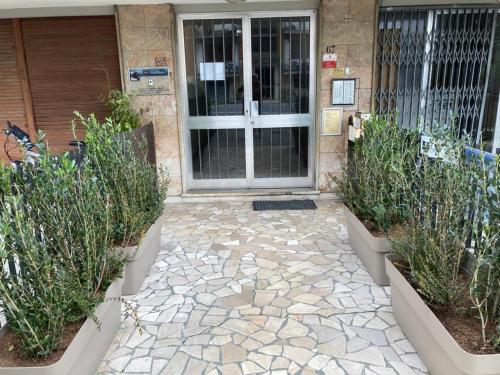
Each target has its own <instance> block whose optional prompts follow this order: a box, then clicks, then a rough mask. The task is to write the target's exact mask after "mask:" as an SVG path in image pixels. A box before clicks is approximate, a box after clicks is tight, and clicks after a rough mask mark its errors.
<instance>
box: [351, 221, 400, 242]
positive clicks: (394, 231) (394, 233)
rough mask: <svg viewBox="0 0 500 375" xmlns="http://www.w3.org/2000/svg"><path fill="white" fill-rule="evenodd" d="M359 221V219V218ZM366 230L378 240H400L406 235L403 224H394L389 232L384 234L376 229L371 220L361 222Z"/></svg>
mask: <svg viewBox="0 0 500 375" xmlns="http://www.w3.org/2000/svg"><path fill="white" fill-rule="evenodd" d="M358 219H359V217H358ZM361 222H362V223H363V225H364V226H365V228H366V229H368V231H369V232H370V233H371V235H372V236H373V237H377V238H381V237H384V238H398V237H401V236H402V235H403V234H404V233H405V229H404V226H403V225H402V224H394V225H392V226H391V227H390V228H389V231H388V232H384V231H381V230H378V229H376V228H375V225H374V224H373V223H372V222H371V221H369V220H361Z"/></svg>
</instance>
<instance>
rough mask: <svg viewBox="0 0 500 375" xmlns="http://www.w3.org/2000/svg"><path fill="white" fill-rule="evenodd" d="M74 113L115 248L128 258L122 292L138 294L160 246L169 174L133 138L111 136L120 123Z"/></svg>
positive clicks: (124, 293)
mask: <svg viewBox="0 0 500 375" xmlns="http://www.w3.org/2000/svg"><path fill="white" fill-rule="evenodd" d="M76 115H77V118H78V119H79V120H80V121H81V122H82V123H83V124H84V126H85V129H86V138H85V139H86V150H85V154H86V156H85V158H86V159H87V160H89V162H90V163H91V165H92V166H93V168H94V170H95V171H96V175H97V177H98V178H99V179H100V180H101V181H102V186H103V189H104V191H105V192H106V194H107V195H108V196H109V197H110V200H111V211H112V223H113V242H114V250H115V251H117V252H119V253H122V254H125V255H127V257H128V260H129V262H128V264H127V265H126V267H125V274H124V278H125V281H124V285H123V290H122V293H123V295H130V294H136V293H137V292H138V291H139V289H140V287H141V286H142V283H143V281H144V279H145V277H146V276H147V274H148V272H149V270H150V268H151V266H152V264H153V263H154V261H155V259H156V257H157V256H158V253H159V251H160V247H161V227H162V218H161V215H162V213H163V209H164V200H165V197H166V192H167V186H168V177H167V174H166V172H165V171H164V170H163V169H161V168H159V169H157V168H156V165H154V164H151V163H149V162H148V161H147V154H148V153H147V152H137V151H136V149H137V148H138V146H137V145H134V144H133V143H132V142H133V141H132V140H133V139H135V138H133V137H132V138H131V139H128V138H126V137H115V135H116V134H118V133H119V132H120V131H121V130H122V126H120V127H118V126H117V125H116V124H115V122H114V121H113V119H112V118H108V119H106V120H105V122H104V123H102V124H100V123H99V122H98V121H97V120H96V118H95V117H94V116H90V117H89V118H87V119H85V118H83V117H82V116H81V115H79V114H78V113H77V114H76ZM141 147H143V148H144V147H148V146H147V145H145V144H142V146H141Z"/></svg>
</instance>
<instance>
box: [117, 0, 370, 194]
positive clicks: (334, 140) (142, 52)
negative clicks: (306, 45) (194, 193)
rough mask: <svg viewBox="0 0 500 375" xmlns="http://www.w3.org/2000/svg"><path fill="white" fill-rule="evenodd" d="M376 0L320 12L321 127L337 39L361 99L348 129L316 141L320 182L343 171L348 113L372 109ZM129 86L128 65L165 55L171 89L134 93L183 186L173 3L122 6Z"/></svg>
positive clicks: (176, 185)
mask: <svg viewBox="0 0 500 375" xmlns="http://www.w3.org/2000/svg"><path fill="white" fill-rule="evenodd" d="M376 3H377V0H322V1H321V3H320V9H319V12H318V47H319V48H318V85H317V86H318V87H317V92H318V97H317V108H318V110H317V119H316V123H317V127H318V128H319V127H320V126H321V108H325V107H331V104H330V103H331V79H332V78H333V77H334V70H333V69H322V68H321V55H322V53H323V52H325V51H326V47H327V46H329V45H335V52H336V54H337V56H338V60H337V67H339V68H346V67H348V68H349V69H350V74H349V75H347V74H343V75H338V72H337V75H336V77H337V78H347V77H352V78H356V79H357V82H356V104H355V105H354V106H351V107H344V122H343V129H342V130H343V134H342V135H341V136H322V135H319V137H318V139H317V146H316V168H317V169H316V170H317V177H318V187H319V189H320V190H321V191H323V192H330V191H332V189H333V186H332V184H331V176H332V175H338V174H339V173H340V171H341V166H342V162H343V160H344V159H345V154H346V149H347V118H348V117H349V115H350V114H354V113H355V112H356V111H358V110H359V111H364V112H368V111H370V109H371V96H372V93H371V81H372V60H373V45H374V30H375V20H376V9H377V6H376ZM117 22H118V30H119V31H118V32H119V37H120V44H121V59H122V70H123V73H124V77H123V82H124V88H125V89H126V90H128V77H127V71H128V68H129V67H132V66H154V65H155V57H157V56H162V57H165V58H166V62H167V66H168V67H169V69H170V74H171V76H170V79H171V82H170V94H169V95H156V96H138V97H135V100H134V105H135V107H136V108H137V109H140V110H142V118H143V121H144V123H147V122H149V121H153V122H154V124H155V132H156V153H157V159H158V161H159V163H161V164H162V165H164V166H166V167H167V168H168V169H169V173H170V176H171V180H172V182H171V186H170V191H169V194H170V195H178V194H180V193H181V192H182V173H181V153H180V137H179V123H178V117H177V101H178V100H177V97H176V85H175V78H176V65H175V58H174V51H175V32H174V28H175V17H174V13H173V7H172V6H171V5H170V4H161V5H124V6H118V7H117Z"/></svg>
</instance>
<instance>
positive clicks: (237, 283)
mask: <svg viewBox="0 0 500 375" xmlns="http://www.w3.org/2000/svg"><path fill="white" fill-rule="evenodd" d="M317 204H318V210H304V211H260V212H254V211H253V210H252V209H251V203H250V202H237V203H229V202H221V203H213V204H175V205H167V215H166V221H165V224H164V227H163V238H162V251H161V253H160V255H159V257H158V259H157V260H156V263H155V265H154V266H153V268H152V269H151V271H150V274H149V276H148V277H147V279H146V281H145V283H144V285H143V288H142V290H141V292H139V294H137V295H136V296H134V297H133V298H131V299H130V301H131V303H132V304H134V305H135V306H136V308H137V311H138V313H139V318H140V322H141V326H142V327H141V328H138V327H136V326H135V325H134V322H133V321H132V320H131V319H130V318H129V319H126V320H125V321H124V322H123V323H122V327H121V329H120V331H119V333H118V335H117V337H116V338H115V340H114V342H113V344H112V345H111V347H110V349H109V351H108V353H107V355H106V358H105V360H104V361H103V362H102V364H101V366H100V368H99V372H98V373H99V374H116V373H125V374H138V373H140V374H168V375H174V374H189V375H193V374H211V375H212V374H213V375H215V374H223V375H237V374H261V373H267V374H335V375H337V374H348V375H358V374H365V375H371V374H380V375H385V374H387V375H389V374H424V373H427V372H426V369H425V366H424V365H423V363H422V362H421V361H420V359H419V357H418V355H417V354H416V353H415V351H414V349H413V348H412V346H411V345H410V343H409V342H408V341H407V340H406V338H405V336H404V334H403V333H402V332H401V330H400V328H399V327H398V325H397V324H396V322H395V320H394V317H393V314H392V312H391V311H392V309H391V304H390V296H389V288H384V287H379V286H377V285H375V284H373V281H372V280H371V278H370V276H369V275H368V274H367V272H366V271H365V269H364V268H363V266H362V265H361V262H360V261H359V259H358V258H357V256H356V255H355V254H354V253H353V252H352V250H351V248H350V246H349V244H348V238H347V230H346V227H345V224H344V216H343V207H342V205H341V204H339V203H336V202H333V201H318V202H317ZM141 332H142V333H141Z"/></svg>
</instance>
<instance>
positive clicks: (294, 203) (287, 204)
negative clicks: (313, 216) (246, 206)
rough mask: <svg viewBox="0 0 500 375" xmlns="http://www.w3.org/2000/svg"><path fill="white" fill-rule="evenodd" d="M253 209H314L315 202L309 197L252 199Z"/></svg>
mask: <svg viewBox="0 0 500 375" xmlns="http://www.w3.org/2000/svg"><path fill="white" fill-rule="evenodd" d="M252 203H253V210H254V211H268V210H315V209H317V208H318V207H316V203H314V201H312V200H310V199H304V200H290V201H253V202H252Z"/></svg>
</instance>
